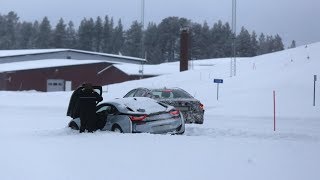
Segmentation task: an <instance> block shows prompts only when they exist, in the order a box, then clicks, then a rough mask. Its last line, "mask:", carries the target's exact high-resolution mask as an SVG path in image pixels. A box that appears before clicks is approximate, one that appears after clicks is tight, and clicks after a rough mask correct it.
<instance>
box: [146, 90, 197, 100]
mask: <svg viewBox="0 0 320 180" xmlns="http://www.w3.org/2000/svg"><path fill="white" fill-rule="evenodd" d="M152 95H153V97H154V98H164V99H167V98H169V99H170V98H193V97H192V96H191V95H190V94H189V93H187V92H185V91H183V90H180V89H157V90H153V91H152Z"/></svg>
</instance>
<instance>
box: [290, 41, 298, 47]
mask: <svg viewBox="0 0 320 180" xmlns="http://www.w3.org/2000/svg"><path fill="white" fill-rule="evenodd" d="M295 47H296V41H295V40H293V41H292V42H291V45H290V47H289V48H295Z"/></svg>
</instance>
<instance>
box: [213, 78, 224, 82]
mask: <svg viewBox="0 0 320 180" xmlns="http://www.w3.org/2000/svg"><path fill="white" fill-rule="evenodd" d="M213 83H223V79H214V80H213Z"/></svg>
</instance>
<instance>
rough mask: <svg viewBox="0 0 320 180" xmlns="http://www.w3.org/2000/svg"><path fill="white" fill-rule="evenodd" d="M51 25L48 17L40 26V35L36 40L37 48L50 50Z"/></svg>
mask: <svg viewBox="0 0 320 180" xmlns="http://www.w3.org/2000/svg"><path fill="white" fill-rule="evenodd" d="M51 37H52V35H51V25H50V22H49V20H48V18H47V17H44V18H43V20H42V22H41V23H40V26H39V33H38V35H37V40H36V48H41V49H46V48H50V47H51V46H50V44H51Z"/></svg>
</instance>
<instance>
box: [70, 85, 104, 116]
mask: <svg viewBox="0 0 320 180" xmlns="http://www.w3.org/2000/svg"><path fill="white" fill-rule="evenodd" d="M82 88H84V87H83V86H81V87H79V88H77V89H76V90H75V91H73V93H72V95H71V97H70V101H69V106H68V110H67V116H70V117H71V118H73V119H75V118H78V117H80V112H79V98H80V91H81V90H82ZM92 88H93V90H94V91H96V92H97V93H98V94H99V95H100V96H101V95H102V87H101V86H92ZM97 104H98V102H97Z"/></svg>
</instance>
